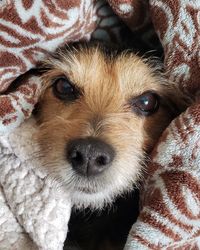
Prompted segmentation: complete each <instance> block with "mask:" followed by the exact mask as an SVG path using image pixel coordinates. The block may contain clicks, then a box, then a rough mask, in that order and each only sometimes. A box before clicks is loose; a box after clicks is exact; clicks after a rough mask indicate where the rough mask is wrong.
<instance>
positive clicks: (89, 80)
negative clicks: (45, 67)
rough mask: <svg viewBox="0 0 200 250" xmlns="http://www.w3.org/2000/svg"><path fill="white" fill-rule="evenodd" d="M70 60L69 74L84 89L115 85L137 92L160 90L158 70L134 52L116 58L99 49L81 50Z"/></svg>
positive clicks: (130, 91) (121, 88)
mask: <svg viewBox="0 0 200 250" xmlns="http://www.w3.org/2000/svg"><path fill="white" fill-rule="evenodd" d="M67 60H68V61H67V62H66V63H68V65H69V72H68V75H69V77H70V78H71V80H72V82H74V83H75V84H76V85H78V87H80V88H83V89H86V88H90V89H92V88H93V87H97V85H103V86H108V88H109V87H111V86H112V88H113V87H115V88H117V89H120V90H121V91H123V92H127V93H131V94H132V93H133V92H134V93H135V94H136V95H137V94H140V93H142V92H144V91H147V90H149V89H152V90H158V89H159V84H158V81H159V79H158V77H156V76H155V74H154V70H153V69H152V68H151V67H150V66H149V64H147V63H145V62H144V60H142V59H141V58H140V57H138V56H136V55H135V54H133V53H124V54H121V55H118V56H115V57H114V56H113V57H112V55H111V56H107V55H106V54H105V53H103V52H102V51H100V50H98V49H96V50H88V51H82V52H78V53H76V54H74V55H71V56H70V59H69V58H68V59H67Z"/></svg>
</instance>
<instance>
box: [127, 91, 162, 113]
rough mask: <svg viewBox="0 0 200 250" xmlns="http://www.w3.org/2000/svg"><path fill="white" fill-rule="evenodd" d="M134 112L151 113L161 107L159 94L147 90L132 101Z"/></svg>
mask: <svg viewBox="0 0 200 250" xmlns="http://www.w3.org/2000/svg"><path fill="white" fill-rule="evenodd" d="M131 105H132V107H133V110H134V112H136V113H137V114H141V115H145V116H148V115H151V114H153V113H155V112H156V111H157V110H158V108H159V96H158V95H157V94H156V93H153V92H145V93H143V94H142V95H140V96H138V97H136V98H133V99H132V101H131Z"/></svg>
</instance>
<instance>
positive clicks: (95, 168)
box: [67, 137, 115, 176]
mask: <svg viewBox="0 0 200 250" xmlns="http://www.w3.org/2000/svg"><path fill="white" fill-rule="evenodd" d="M114 156H115V151H114V149H113V148H112V147H111V146H110V145H109V144H107V143H105V142H103V141H102V140H99V139H96V138H93V137H87V138H84V139H83V138H81V139H75V140H73V141H71V142H70V143H69V144H68V146H67V159H68V161H69V162H70V163H71V165H72V167H73V169H74V170H75V171H76V172H78V173H79V174H81V175H84V176H95V175H98V174H100V173H102V172H103V171H104V170H105V169H107V168H108V167H109V166H110V163H111V162H112V161H113V159H114Z"/></svg>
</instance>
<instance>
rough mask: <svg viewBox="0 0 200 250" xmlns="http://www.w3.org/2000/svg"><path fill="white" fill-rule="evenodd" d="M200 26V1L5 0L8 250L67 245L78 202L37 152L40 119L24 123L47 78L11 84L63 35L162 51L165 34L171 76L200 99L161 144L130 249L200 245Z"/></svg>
mask: <svg viewBox="0 0 200 250" xmlns="http://www.w3.org/2000/svg"><path fill="white" fill-rule="evenodd" d="M114 13H115V14H114ZM152 23H153V26H152ZM124 24H125V25H126V27H125V25H124ZM152 27H154V28H152ZM199 27H200V2H199V1H198V0H192V1H191V0H177V1H171V0H158V1H155V0H149V1H146V0H135V1H131V0H116V1H112V0H108V1H94V0H87V1H86V0H70V1H62V0H48V1H36V0H33V1H29V0H2V1H1V2H0V66H1V68H0V93H1V94H0V135H1V136H0V168H1V175H0V203H1V210H0V249H25V250H26V249H27V250H28V249H44V250H45V249H52V250H57V249H58V250H59V249H62V247H63V242H64V239H65V237H66V234H67V230H68V228H67V222H68V219H69V216H70V208H71V204H70V198H69V197H70V195H69V194H66V193H65V192H64V191H63V190H62V187H60V186H59V183H56V180H53V179H51V176H48V173H46V172H44V170H42V169H40V166H39V163H38V162H37V161H36V159H35V158H34V157H33V155H32V154H30V152H34V149H35V148H37V145H35V146H34V145H31V144H30V142H31V139H30V138H31V136H32V134H33V133H34V130H35V129H36V128H35V126H34V121H32V120H28V121H27V122H25V123H23V124H22V122H23V121H24V120H27V119H28V118H29V117H30V116H31V112H32V110H33V107H34V105H35V103H36V102H37V100H38V97H39V95H40V89H41V86H40V81H39V78H38V77H37V76H30V77H29V79H26V81H25V82H23V84H22V85H20V86H17V87H16V89H15V91H12V92H10V91H9V88H10V87H12V83H13V81H14V80H15V79H16V78H17V77H18V76H20V75H21V74H23V73H25V72H26V71H28V70H29V69H30V68H32V67H34V66H35V65H36V64H37V62H38V61H40V60H41V59H42V58H43V57H45V55H46V53H47V52H48V51H54V50H55V49H56V48H57V47H58V46H60V45H62V44H63V43H67V42H70V41H77V40H83V39H84V40H89V39H91V38H95V39H100V40H101V39H102V40H107V41H116V40H117V41H118V42H123V40H125V39H126V40H129V44H130V43H133V44H134V43H135V41H139V42H138V43H139V44H140V41H141V44H144V45H147V46H149V48H150V49H153V48H157V46H158V45H157V40H156V39H155V33H156V34H157V35H158V37H159V39H160V42H161V44H162V47H163V49H164V66H165V70H166V72H167V76H168V77H169V79H170V80H172V81H174V82H176V83H177V85H178V86H179V87H180V89H181V90H182V91H184V92H185V93H187V94H188V95H190V94H194V95H195V94H196V99H195V98H194V99H195V100H196V101H195V103H194V104H193V105H192V106H191V107H189V109H188V110H187V111H186V112H185V113H183V114H181V116H180V117H178V118H177V119H176V120H174V121H173V122H172V124H170V126H169V127H168V128H167V130H166V131H165V132H164V134H163V135H162V137H161V138H160V140H159V143H158V145H157V146H156V147H155V149H154V150H153V153H152V163H151V164H149V166H148V169H147V173H148V175H147V178H146V179H145V183H144V186H143V190H142V193H141V198H140V200H141V211H140V215H139V217H138V220H137V222H136V223H135V224H134V225H133V227H132V229H131V231H130V233H129V236H128V240H127V243H126V246H125V249H126V250H132V249H199V248H200V210H199V207H200V196H199V194H200V192H199V191H200V183H199V182H200V171H199V167H198V166H199V134H200V133H199V127H200V126H199V117H200V111H199V105H200V104H199V98H198V90H199V81H200V28H199ZM124 30H126V31H127V30H128V32H126V36H125V35H124V33H123V32H122V31H124ZM130 37H131V41H130V39H129V38H130ZM155 44H156V45H155ZM155 46H156V47H155ZM20 124H22V125H21V126H20ZM22 131H23V133H22ZM22 135H23V136H22ZM27 141H28V142H29V143H27ZM27 145H29V146H28V147H27Z"/></svg>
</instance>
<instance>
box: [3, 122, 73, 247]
mask: <svg viewBox="0 0 200 250" xmlns="http://www.w3.org/2000/svg"><path fill="white" fill-rule="evenodd" d="M35 131H36V126H35V123H34V121H33V120H29V121H27V122H25V123H24V124H23V125H21V127H19V128H17V129H16V130H15V131H14V132H12V133H10V134H7V135H1V136H0V170H1V175H0V183H1V189H0V249H1V250H6V249H8V250H12V249H17V250H22V249H23V250H31V249H33V250H37V249H42V250H61V249H63V244H64V240H65V238H66V234H67V230H68V220H69V217H70V210H71V202H70V198H69V197H70V195H69V194H68V193H67V192H66V190H64V189H62V187H61V186H60V185H59V183H57V181H56V180H54V179H52V178H51V177H49V176H48V173H46V172H45V171H44V170H43V169H40V164H39V162H38V161H37V157H36V155H37V154H36V153H37V149H38V147H37V145H36V144H35V143H34V140H33V138H32V137H33V136H34V133H35ZM8 204H9V206H8Z"/></svg>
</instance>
